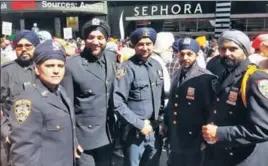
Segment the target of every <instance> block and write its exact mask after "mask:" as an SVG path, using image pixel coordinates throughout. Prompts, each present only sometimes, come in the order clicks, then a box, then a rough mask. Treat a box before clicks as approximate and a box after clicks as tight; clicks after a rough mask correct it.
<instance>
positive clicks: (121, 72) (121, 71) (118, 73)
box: [116, 68, 127, 80]
mask: <svg viewBox="0 0 268 166" xmlns="http://www.w3.org/2000/svg"><path fill="white" fill-rule="evenodd" d="M126 73H127V69H125V68H121V69H118V70H117V71H116V78H117V79H118V80H119V79H121V78H122V77H123V76H124V75H125V74H126Z"/></svg>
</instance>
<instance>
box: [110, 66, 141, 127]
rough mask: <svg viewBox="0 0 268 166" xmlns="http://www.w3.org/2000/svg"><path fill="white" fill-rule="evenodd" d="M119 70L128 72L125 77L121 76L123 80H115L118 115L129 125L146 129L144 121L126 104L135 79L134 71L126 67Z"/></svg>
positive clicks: (115, 104) (115, 103)
mask: <svg viewBox="0 0 268 166" xmlns="http://www.w3.org/2000/svg"><path fill="white" fill-rule="evenodd" d="M119 70H126V73H125V75H124V76H121V78H117V79H116V80H115V90H114V107H115V112H116V113H118V114H119V116H121V117H123V118H124V119H125V120H126V121H127V122H128V123H130V124H132V125H133V126H134V127H136V128H138V129H140V130H142V129H143V127H144V121H143V120H141V119H140V118H139V117H138V116H137V115H136V114H135V113H134V112H133V111H131V110H130V109H129V108H128V106H127V104H126V103H127V101H128V95H129V91H130V88H131V84H132V82H133V79H134V77H133V74H132V71H131V69H129V68H128V67H126V66H122V67H121V69H119Z"/></svg>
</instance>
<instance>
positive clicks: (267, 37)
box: [248, 34, 268, 65]
mask: <svg viewBox="0 0 268 166" xmlns="http://www.w3.org/2000/svg"><path fill="white" fill-rule="evenodd" d="M267 41H268V34H261V35H258V36H257V37H256V38H255V39H254V40H253V42H252V44H251V45H252V48H253V49H254V50H255V53H253V54H251V55H249V57H248V58H249V60H250V62H252V63H254V64H256V65H259V63H260V61H262V60H263V59H265V56H263V54H264V51H263V50H261V49H260V45H261V43H264V42H267Z"/></svg>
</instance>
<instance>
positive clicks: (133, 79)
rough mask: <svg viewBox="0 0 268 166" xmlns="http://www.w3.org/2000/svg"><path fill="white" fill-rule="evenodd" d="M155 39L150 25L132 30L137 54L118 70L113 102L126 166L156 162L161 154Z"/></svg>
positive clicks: (159, 70) (160, 84) (160, 88)
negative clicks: (153, 57)
mask: <svg viewBox="0 0 268 166" xmlns="http://www.w3.org/2000/svg"><path fill="white" fill-rule="evenodd" d="M155 40H156V32H155V30H154V29H152V28H138V29H136V30H135V31H134V32H132V34H131V42H132V44H133V45H134V46H135V51H136V54H135V55H134V56H133V57H131V58H130V59H129V60H128V61H126V62H124V63H123V64H122V66H121V69H119V70H118V72H117V80H116V85H115V93H114V105H115V111H116V113H117V114H118V115H119V119H120V120H121V121H122V127H123V129H122V131H123V133H122V135H123V140H124V145H123V146H124V147H123V149H124V155H125V158H124V165H125V166H138V165H143V166H155V165H158V162H159V158H160V154H161V139H160V136H159V131H158V129H159V127H158V124H159V123H160V120H159V118H160V114H161V113H162V112H161V108H163V104H164V93H163V72H162V67H161V65H160V64H159V63H158V62H157V61H156V60H154V59H152V58H151V57H150V55H151V54H152V51H153V45H154V43H155Z"/></svg>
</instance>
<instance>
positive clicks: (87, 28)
mask: <svg viewBox="0 0 268 166" xmlns="http://www.w3.org/2000/svg"><path fill="white" fill-rule="evenodd" d="M96 30H98V31H100V32H101V33H102V34H103V35H104V37H105V38H106V39H108V37H109V36H110V26H109V25H108V24H107V23H106V22H105V21H103V20H100V19H98V18H94V19H92V20H90V21H88V22H86V23H85V24H84V25H83V27H82V37H83V39H86V38H87V36H88V34H89V33H90V32H92V31H96Z"/></svg>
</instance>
